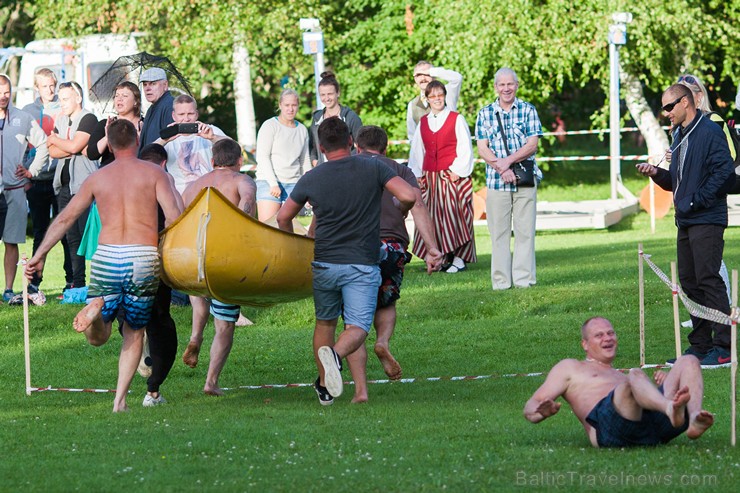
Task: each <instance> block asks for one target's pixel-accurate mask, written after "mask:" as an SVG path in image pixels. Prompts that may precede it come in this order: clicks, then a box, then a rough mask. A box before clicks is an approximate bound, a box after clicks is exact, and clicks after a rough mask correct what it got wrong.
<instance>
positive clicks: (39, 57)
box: [6, 34, 139, 117]
mask: <svg viewBox="0 0 740 493" xmlns="http://www.w3.org/2000/svg"><path fill="white" fill-rule="evenodd" d="M138 36H139V35H138V34H131V35H124V34H95V35H90V36H82V37H80V38H75V39H64V38H59V39H41V40H36V41H32V42H30V43H28V44H27V45H26V47H25V48H24V49H21V50H18V49H15V50H13V51H12V54H13V55H15V56H22V58H21V62H20V70H19V74H18V83H17V84H16V87H15V106H16V107H18V108H23V107H24V106H25V105H27V104H29V103H32V102H33V101H34V99H35V98H36V94H35V92H34V88H33V82H34V81H33V74H34V73H35V72H36V70H38V69H40V68H42V67H46V68H48V69H51V70H53V71H54V72H55V73H56V74H57V78H58V79H59V82H65V81H75V82H78V83H79V84H80V86H82V89H83V94H84V101H83V106H85V107H86V108H88V109H89V110H90V111H93V112H94V113H96V114H97V115H98V116H99V117H101V116H103V115H102V114H101V113H102V110H103V108H102V107H100V105H94V104H92V102H95V101H96V99H95V98H92V99H91V98H90V93H89V90H90V87H91V86H92V85H93V84H95V82H96V81H97V80H98V79H99V78H100V76H101V75H103V73H104V72H105V71H106V70H108V68H110V66H111V65H112V64H113V62H115V61H116V59H117V58H118V57H120V56H124V55H133V54H135V53H137V51H138V48H137V43H136V38H137V37H138ZM6 51H8V52H10V50H6Z"/></svg>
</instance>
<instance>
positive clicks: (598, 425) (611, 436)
mask: <svg viewBox="0 0 740 493" xmlns="http://www.w3.org/2000/svg"><path fill="white" fill-rule="evenodd" d="M658 390H660V391H661V393H662V392H663V387H659V389H658ZM586 421H587V422H588V424H590V425H591V426H593V427H594V429H595V430H596V441H597V442H598V444H599V447H641V446H650V445H660V444H663V443H668V442H670V441H671V440H673V439H674V438H676V437H677V436H678V435H680V434H681V433H683V432H684V431H686V430H687V429H688V427H689V412H688V410H687V411H686V422H685V423H684V425H683V426H681V427H679V428H674V427H673V425H672V424H671V421H670V420H669V419H668V416H666V415H665V414H663V413H661V412H658V411H647V410H644V411H642V419H641V420H640V421H632V420H629V419H626V418H624V417H622V415H620V414H619V413H618V412H617V409H616V407H614V391H613V390H612V391H611V392H610V393H609V395H607V396H606V397H604V398H603V399H601V401H599V403H598V404H596V406H594V408H593V409H592V410H591V412H590V413H589V415H588V416H587V417H586Z"/></svg>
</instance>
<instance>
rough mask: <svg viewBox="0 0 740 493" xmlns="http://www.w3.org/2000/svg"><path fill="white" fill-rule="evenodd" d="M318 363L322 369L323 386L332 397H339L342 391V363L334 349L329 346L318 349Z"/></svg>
mask: <svg viewBox="0 0 740 493" xmlns="http://www.w3.org/2000/svg"><path fill="white" fill-rule="evenodd" d="M319 361H321V365H322V366H323V367H324V385H325V386H326V390H327V392H329V394H330V395H331V396H332V397H339V396H340V395H342V391H343V390H344V383H343V382H342V374H341V373H340V372H341V371H342V361H341V360H340V359H339V355H338V354H337V353H336V352H335V351H334V349H332V348H330V347H329V346H321V347H320V348H319Z"/></svg>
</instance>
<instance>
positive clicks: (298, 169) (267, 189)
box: [257, 89, 311, 222]
mask: <svg viewBox="0 0 740 493" xmlns="http://www.w3.org/2000/svg"><path fill="white" fill-rule="evenodd" d="M297 112H298V93H297V92H295V91H294V90H293V89H285V90H284V91H283V92H282V93H281V94H280V114H279V115H278V116H276V117H274V118H270V119H269V120H267V121H266V122H265V123H263V124H262V127H260V131H259V133H258V134H257V217H258V218H259V220H260V221H262V222H266V221H268V220H269V219H271V218H272V217H273V216H274V215H275V214H277V212H278V210H280V206H281V205H282V204H283V203H284V202H285V201H286V200H287V199H288V196H289V195H290V192H292V191H293V187H295V184H296V182H297V181H298V179H299V178H300V177H301V176H302V175H303V173H305V172H306V171H308V170H309V169H310V168H311V159H310V156H309V154H308V131H307V130H306V127H304V126H303V124H302V123H300V122H297V121H296V120H295V115H296V113H297Z"/></svg>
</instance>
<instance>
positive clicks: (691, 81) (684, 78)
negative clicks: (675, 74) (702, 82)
mask: <svg viewBox="0 0 740 493" xmlns="http://www.w3.org/2000/svg"><path fill="white" fill-rule="evenodd" d="M678 82H679V83H680V82H687V83H689V84H691V85H693V86H698V85H699V81H698V80H696V77H694V76H693V75H682V76H681V77H679V78H678Z"/></svg>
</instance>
